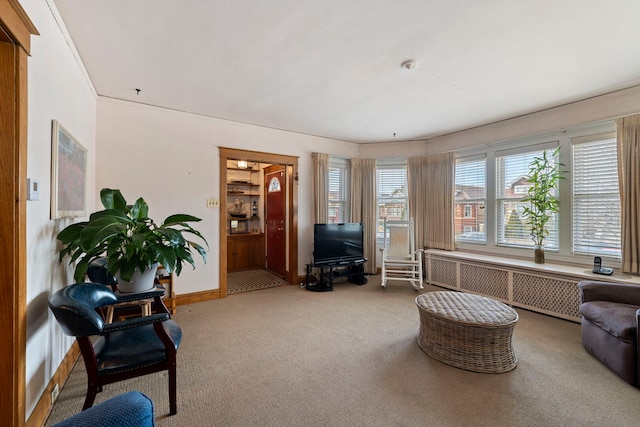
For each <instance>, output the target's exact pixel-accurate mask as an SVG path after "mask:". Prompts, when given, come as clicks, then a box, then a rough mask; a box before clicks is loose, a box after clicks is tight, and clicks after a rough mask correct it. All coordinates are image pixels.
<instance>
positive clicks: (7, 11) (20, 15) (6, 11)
mask: <svg viewBox="0 0 640 427" xmlns="http://www.w3.org/2000/svg"><path fill="white" fill-rule="evenodd" d="M0 20H1V21H2V28H3V29H4V30H5V31H6V32H7V33H9V35H10V36H11V38H12V39H13V41H14V42H15V43H16V44H17V45H18V46H20V47H21V48H22V49H23V50H24V51H25V52H26V53H27V55H29V54H30V53H31V36H32V35H34V36H39V35H40V33H38V30H37V29H36V27H35V25H33V22H31V19H29V16H28V15H27V13H26V12H25V11H24V9H22V6H20V3H19V2H18V0H0Z"/></svg>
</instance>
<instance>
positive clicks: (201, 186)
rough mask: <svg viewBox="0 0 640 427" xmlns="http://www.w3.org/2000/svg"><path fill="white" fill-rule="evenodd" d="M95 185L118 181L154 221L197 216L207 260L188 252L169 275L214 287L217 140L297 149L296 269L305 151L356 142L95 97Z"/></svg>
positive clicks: (309, 228) (305, 227) (338, 151)
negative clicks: (212, 204) (185, 262)
mask: <svg viewBox="0 0 640 427" xmlns="http://www.w3.org/2000/svg"><path fill="white" fill-rule="evenodd" d="M97 129H98V133H97V143H98V151H97V166H96V167H97V170H96V190H97V191H99V189H100V188H104V187H109V188H119V189H120V190H121V191H122V192H123V194H124V196H125V198H126V199H127V200H128V201H133V200H135V199H136V198H138V197H144V199H145V200H146V201H147V203H148V204H149V206H150V216H151V218H153V219H155V220H156V221H162V220H164V218H165V217H167V216H168V215H170V214H174V213H187V214H191V215H195V216H197V217H199V218H202V220H203V221H202V222H200V223H197V224H196V228H197V229H198V230H199V231H200V232H202V233H203V234H204V236H205V237H206V239H207V241H208V242H209V249H210V250H209V253H208V261H207V264H206V265H204V264H203V263H202V260H196V267H197V268H196V269H195V270H192V269H191V267H190V266H187V268H186V269H184V270H183V272H182V274H181V275H180V276H179V277H176V278H175V286H174V288H175V291H176V293H177V294H185V293H191V292H199V291H206V290H211V289H219V287H220V285H219V283H218V277H219V268H220V266H219V259H218V257H219V254H218V248H219V241H220V234H219V233H220V230H219V214H220V210H219V208H213V209H211V208H207V206H206V200H207V198H221V197H222V196H223V195H221V194H219V181H220V180H219V178H220V168H219V162H220V159H219V154H218V147H231V148H236V149H242V150H253V151H262V152H268V153H276V154H284V155H288V156H297V157H298V158H299V160H298V170H299V182H298V184H296V185H297V186H298V232H299V238H298V259H299V260H300V264H301V265H300V268H299V271H298V274H302V273H303V271H304V264H305V263H306V262H308V261H309V259H310V254H311V251H312V247H313V244H312V237H313V219H312V218H313V215H312V206H313V199H312V194H313V193H312V165H311V153H312V152H314V151H322V152H325V153H329V154H332V155H338V156H344V157H358V152H359V146H358V145H356V144H351V143H346V142H342V141H335V140H330V139H325V138H318V137H313V136H308V135H302V134H296V133H292V132H285V131H280V130H274V129H269V128H263V127H259V126H251V125H245V124H241V123H236V122H229V121H224V120H218V119H212V118H207V117H203V116H197V115H193V114H186V113H180V112H176V111H172V110H166V109H161V108H155V107H149V106H145V105H140V104H135V103H131V102H125V101H116V100H112V99H102V98H101V99H100V100H99V101H98V121H97Z"/></svg>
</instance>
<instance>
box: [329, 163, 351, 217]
mask: <svg viewBox="0 0 640 427" xmlns="http://www.w3.org/2000/svg"><path fill="white" fill-rule="evenodd" d="M348 177H349V163H348V162H345V161H341V159H333V158H332V159H329V223H330V224H340V223H344V222H347V219H348V218H349V212H348V206H349V203H347V201H348V200H349V192H348V189H349V181H348V180H349V178H348Z"/></svg>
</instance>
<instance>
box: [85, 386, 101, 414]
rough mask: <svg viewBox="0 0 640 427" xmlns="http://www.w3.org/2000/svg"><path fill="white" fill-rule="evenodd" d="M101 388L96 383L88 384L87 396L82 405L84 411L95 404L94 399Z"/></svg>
mask: <svg viewBox="0 0 640 427" xmlns="http://www.w3.org/2000/svg"><path fill="white" fill-rule="evenodd" d="M99 388H100V386H96V385H95V384H89V385H88V386H87V396H86V397H85V398H84V405H82V410H83V411H84V410H85V409H89V408H91V407H92V406H93V401H94V400H96V395H97V394H98V391H99V390H98V389H99Z"/></svg>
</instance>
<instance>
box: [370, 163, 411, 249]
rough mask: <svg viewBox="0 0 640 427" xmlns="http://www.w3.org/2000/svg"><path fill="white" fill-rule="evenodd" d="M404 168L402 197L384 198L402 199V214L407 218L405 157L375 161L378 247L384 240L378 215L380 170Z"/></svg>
mask: <svg viewBox="0 0 640 427" xmlns="http://www.w3.org/2000/svg"><path fill="white" fill-rule="evenodd" d="M396 169H397V170H400V169H402V170H404V197H403V198H402V199H400V198H393V199H392V198H385V199H387V200H394V201H397V200H404V203H403V207H402V208H401V209H403V210H404V216H405V217H406V218H404V219H409V217H410V213H409V194H408V188H407V160H406V159H395V158H394V159H379V160H377V162H376V220H377V229H376V242H377V245H378V246H379V247H381V245H382V244H383V241H384V230H382V227H383V225H382V224H383V223H382V221H383V219H382V218H383V217H382V216H381V215H380V213H381V212H380V206H381V203H380V199H381V198H380V185H381V184H380V171H381V170H396Z"/></svg>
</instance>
